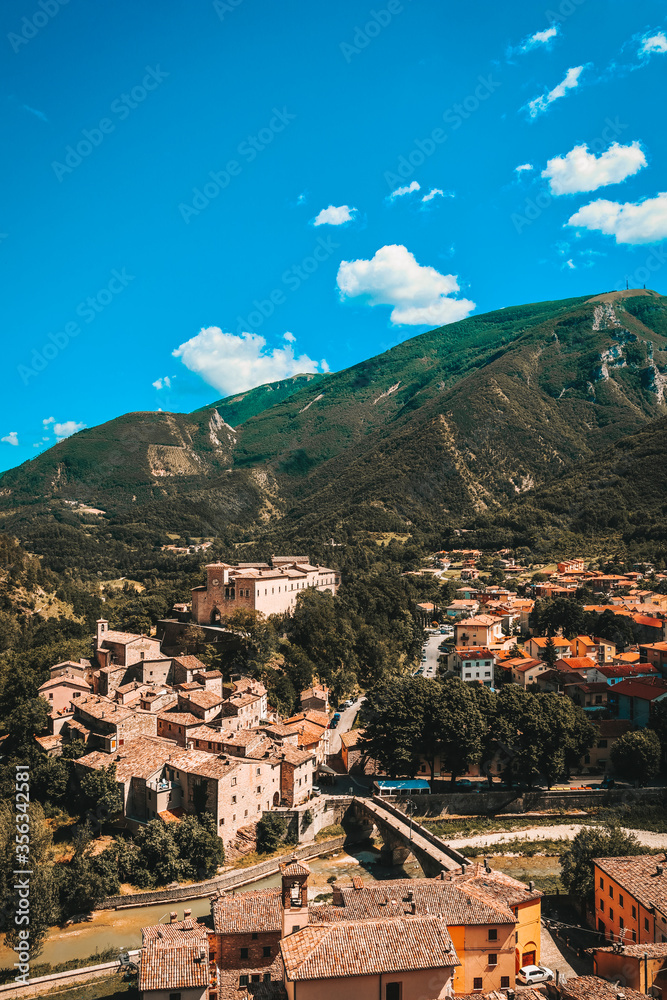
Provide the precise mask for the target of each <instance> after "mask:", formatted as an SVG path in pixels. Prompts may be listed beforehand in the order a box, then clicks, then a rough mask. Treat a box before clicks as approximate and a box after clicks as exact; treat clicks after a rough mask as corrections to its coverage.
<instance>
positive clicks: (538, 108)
mask: <svg viewBox="0 0 667 1000" xmlns="http://www.w3.org/2000/svg"><path fill="white" fill-rule="evenodd" d="M583 69H584V67H583V66H573V67H571V68H570V69H568V71H567V73H566V74H565V76H564V77H563V79H562V80H561V82H560V83H559V84H557V85H556V86H555V87H554V88H553V90H550V91H549V92H548V93H547V94H541V95H540V97H536V98H535V100H533V101H529V102H528V114H529V115H530V117H531V118H536V117H537V115H539V114H542V112H544V111H546V110H547V108H548V107H549V105H550V104H553V102H554V101H557V100H558V99H559V98H560V97H565V95H566V93H567V92H568V90H574V88H575V87H578V86H579V77H580V76H581V74H582V72H583Z"/></svg>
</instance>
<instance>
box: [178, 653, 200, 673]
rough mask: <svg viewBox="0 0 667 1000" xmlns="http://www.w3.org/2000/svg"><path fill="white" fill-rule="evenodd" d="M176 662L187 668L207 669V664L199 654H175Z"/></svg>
mask: <svg viewBox="0 0 667 1000" xmlns="http://www.w3.org/2000/svg"><path fill="white" fill-rule="evenodd" d="M174 663H179V664H180V665H181V666H182V667H184V668H185V670H206V664H205V663H202V661H201V660H200V659H199V657H197V656H191V655H189V656H175V657H174Z"/></svg>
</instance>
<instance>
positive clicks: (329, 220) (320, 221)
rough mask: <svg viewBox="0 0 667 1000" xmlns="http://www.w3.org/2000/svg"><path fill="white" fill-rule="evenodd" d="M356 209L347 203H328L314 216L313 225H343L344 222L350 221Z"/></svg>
mask: <svg viewBox="0 0 667 1000" xmlns="http://www.w3.org/2000/svg"><path fill="white" fill-rule="evenodd" d="M356 211H357V209H356V208H350V207H349V205H338V206H336V205H329V207H328V208H323V209H322V211H321V212H320V213H319V215H317V216H316V217H315V219H314V220H313V225H314V226H343V225H344V224H345V223H346V222H352V220H353V219H354V214H355V212H356Z"/></svg>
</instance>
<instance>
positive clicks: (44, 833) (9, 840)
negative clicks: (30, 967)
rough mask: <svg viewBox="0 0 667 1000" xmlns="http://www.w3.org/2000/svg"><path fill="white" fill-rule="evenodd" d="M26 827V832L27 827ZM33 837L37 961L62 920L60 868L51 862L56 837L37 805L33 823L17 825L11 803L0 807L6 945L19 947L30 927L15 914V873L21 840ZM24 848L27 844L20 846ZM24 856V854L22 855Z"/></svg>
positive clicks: (0, 895)
mask: <svg viewBox="0 0 667 1000" xmlns="http://www.w3.org/2000/svg"><path fill="white" fill-rule="evenodd" d="M24 827H25V828H26V829H25V830H24V829H23V828H24ZM24 836H25V837H26V838H27V837H29V838H30V843H29V845H27V846H28V847H29V854H26V855H25V856H26V857H27V858H28V859H29V862H30V863H29V864H26V869H28V870H29V871H31V872H32V874H31V875H30V876H29V889H30V914H29V916H30V925H29V928H28V929H29V931H30V952H31V956H32V957H33V958H35V957H36V956H37V955H39V953H40V951H41V950H42V946H43V943H44V938H45V937H46V934H47V932H48V929H49V927H50V926H52V925H53V924H55V923H57V922H58V920H59V918H60V906H59V901H58V888H59V874H60V872H59V871H58V869H59V868H60V867H61V866H59V865H54V864H53V862H52V860H51V846H52V841H53V838H52V835H51V831H50V829H49V827H48V826H47V824H46V821H45V819H44V810H43V809H42V807H41V806H40V805H39V804H38V803H36V802H31V803H30V806H29V821H28V822H26V823H22V824H20V825H18V826H17V823H16V816H15V814H14V812H13V810H12V808H11V807H10V806H9V804H8V803H2V804H0V930H2V931H4V934H5V945H6V946H7V947H8V948H15V947H16V945H17V944H18V943H19V940H20V939H19V931H20V930H21V929H25V928H26V927H27V925H25V924H17V923H16V922H15V914H16V911H17V909H18V908H19V906H20V900H19V896H18V892H19V890H18V889H17V884H18V880H19V879H21V878H22V876H20V875H16V874H15V869H16V868H17V867H20V868H22V866H17V840H18V838H19V837H24ZM18 846H24V845H18ZM21 856H23V855H21ZM26 877H28V876H26Z"/></svg>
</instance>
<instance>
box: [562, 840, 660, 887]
mask: <svg viewBox="0 0 667 1000" xmlns="http://www.w3.org/2000/svg"><path fill="white" fill-rule="evenodd" d="M644 853H645V851H644V849H643V848H642V847H641V845H640V844H639V841H638V840H637V838H636V837H635V835H634V834H633V833H625V832H624V831H623V830H622V829H621V827H620V826H618V825H616V824H610V825H609V826H607V827H604V826H586V827H584V828H583V829H581V830H580V831H579V833H578V834H577V835H576V837H575V838H574V839H573V841H572V844H571V845H570V847H568V848H567V850H566V851H565V852H564V853H563V854H562V855H561V859H560V864H561V879H562V882H563V885H564V886H565V888H566V889H567V891H568V892H570V893H572V895H574V896H578V897H579V899H581V900H582V901H585V902H587V903H588V904H589V905H592V903H593V901H594V897H595V884H594V881H593V859H594V858H618V857H627V856H629V855H635V854H644Z"/></svg>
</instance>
